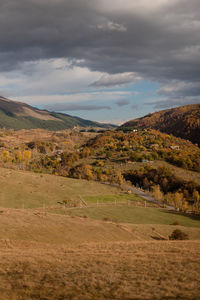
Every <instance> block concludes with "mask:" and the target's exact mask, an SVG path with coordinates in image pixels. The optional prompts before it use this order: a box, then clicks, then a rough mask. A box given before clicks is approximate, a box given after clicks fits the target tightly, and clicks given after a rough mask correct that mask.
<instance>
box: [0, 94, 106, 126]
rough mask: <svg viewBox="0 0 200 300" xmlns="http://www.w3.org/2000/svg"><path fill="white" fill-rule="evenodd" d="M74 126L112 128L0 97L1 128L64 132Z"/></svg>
mask: <svg viewBox="0 0 200 300" xmlns="http://www.w3.org/2000/svg"><path fill="white" fill-rule="evenodd" d="M74 126H80V127H88V126H92V127H100V128H107V127H112V125H108V124H101V123H98V122H93V121H89V120H84V119H81V118H78V117H73V116H70V115H67V114H63V113H56V112H49V111H47V110H41V109H38V108H35V107H32V106H30V105H28V104H26V103H22V102H16V101H12V100H9V99H6V98H4V97H0V128H6V129H15V130H19V129H34V128H42V129H48V130H62V129H66V128H73V127H74Z"/></svg>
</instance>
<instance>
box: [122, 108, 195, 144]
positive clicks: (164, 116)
mask: <svg viewBox="0 0 200 300" xmlns="http://www.w3.org/2000/svg"><path fill="white" fill-rule="evenodd" d="M122 128H140V129H145V128H153V129H157V130H160V131H162V132H165V133H170V134H173V135H174V136H177V137H181V138H184V139H188V140H190V141H191V142H192V143H195V144H196V143H197V144H198V145H199V146H200V104H196V105H185V106H180V107H176V108H173V109H167V110H163V111H159V112H155V113H152V114H149V115H146V116H144V117H142V118H138V119H134V120H131V121H129V122H126V123H125V124H123V125H122Z"/></svg>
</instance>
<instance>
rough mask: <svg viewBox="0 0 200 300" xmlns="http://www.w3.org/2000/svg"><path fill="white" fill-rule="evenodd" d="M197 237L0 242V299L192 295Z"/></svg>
mask: <svg viewBox="0 0 200 300" xmlns="http://www.w3.org/2000/svg"><path fill="white" fill-rule="evenodd" d="M199 243H200V242H197V241H196V242H194V241H191V242H161V241H156V242H118V243H112V242H111V243H100V244H99V243H98V244H96V243H94V244H82V245H80V246H78V247H75V248H73V247H65V246H63V247H53V246H52V247H44V246H42V245H34V244H33V245H32V247H31V246H29V247H28V245H27V244H23V245H20V244H13V246H12V248H9V249H8V248H7V246H6V245H5V244H3V243H0V249H1V251H0V299H1V300H16V299H20V300H32V299H37V300H38V299H40V300H47V299H51V300H58V299H59V300H65V299H71V300H79V299H84V300H97V299H98V300H99V299H101V300H104V299H107V300H108V299H110V300H111V299H116V300H122V299H123V300H130V299H131V300H144V299H145V300H164V299H165V300H172V299H173V300H174V299H181V300H183V299H184V300H191V299H193V300H198V299H199V286H200V279H199V264H200V251H199V249H200V247H199V246H200V244H199Z"/></svg>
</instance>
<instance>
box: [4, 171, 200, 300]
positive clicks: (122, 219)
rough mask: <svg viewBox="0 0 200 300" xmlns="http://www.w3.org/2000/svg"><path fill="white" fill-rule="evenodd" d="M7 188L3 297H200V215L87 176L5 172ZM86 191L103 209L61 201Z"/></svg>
mask: <svg viewBox="0 0 200 300" xmlns="http://www.w3.org/2000/svg"><path fill="white" fill-rule="evenodd" d="M0 185H1V190H0V207H1V208H0V300H34V299H35V300H67V299H71V300H79V299H84V300H99V299H101V300H106V299H107V300H108V299H109V300H111V299H113V300H114V299H115V300H122V299H123V300H144V299H145V300H175V299H180V300H191V299H193V300H198V299H199V286H200V280H199V271H200V268H199V266H200V250H199V249H200V222H199V221H200V220H199V219H198V218H192V217H191V216H183V215H180V214H175V213H172V212H171V213H170V212H167V211H166V210H162V209H158V208H149V207H146V208H145V207H138V206H136V203H138V201H140V202H141V201H142V200H141V199H140V198H139V197H137V196H135V195H132V194H130V195H129V194H125V193H121V191H120V189H118V188H116V187H111V186H108V185H104V184H100V183H96V182H89V181H85V180H75V179H69V178H64V177H58V176H52V175H46V174H35V173H30V172H21V171H19V172H18V171H14V170H8V169H0ZM79 196H81V197H82V198H83V199H84V200H85V201H86V202H87V203H88V205H96V204H98V206H94V207H86V208H71V209H70V208H64V207H63V206H60V205H58V203H57V202H58V201H59V202H61V201H63V200H67V199H72V200H77V199H79ZM115 201H116V205H114V204H112V205H111V204H110V203H111V202H114V203H115ZM119 202H120V203H122V205H120V204H119ZM44 204H45V207H43V205H44ZM128 204H129V205H128ZM23 207H24V208H25V209H22V208H23ZM174 222H178V223H179V225H176V226H175V225H171V224H172V223H174ZM177 228H178V229H181V230H183V231H184V232H185V233H186V234H188V236H189V240H188V241H169V240H168V236H169V235H170V234H171V233H172V231H173V230H174V229H177ZM160 237H161V238H162V237H163V238H164V239H165V240H163V241H161V240H160Z"/></svg>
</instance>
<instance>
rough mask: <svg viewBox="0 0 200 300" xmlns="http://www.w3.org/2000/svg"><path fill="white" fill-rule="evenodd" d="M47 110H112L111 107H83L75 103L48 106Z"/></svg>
mask: <svg viewBox="0 0 200 300" xmlns="http://www.w3.org/2000/svg"><path fill="white" fill-rule="evenodd" d="M45 108H46V109H48V110H50V111H76V110H86V111H90V110H104V109H111V107H110V106H103V105H81V104H73V103H57V104H54V105H46V107H45Z"/></svg>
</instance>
